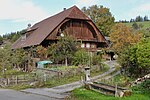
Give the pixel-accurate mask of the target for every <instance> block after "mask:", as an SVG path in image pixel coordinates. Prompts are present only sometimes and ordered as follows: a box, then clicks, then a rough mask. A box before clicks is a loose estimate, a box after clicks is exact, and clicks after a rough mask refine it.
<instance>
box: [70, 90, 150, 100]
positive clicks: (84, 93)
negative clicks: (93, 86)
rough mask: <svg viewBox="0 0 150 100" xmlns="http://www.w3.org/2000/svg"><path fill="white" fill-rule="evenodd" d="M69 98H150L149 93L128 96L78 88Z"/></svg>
mask: <svg viewBox="0 0 150 100" xmlns="http://www.w3.org/2000/svg"><path fill="white" fill-rule="evenodd" d="M68 100H150V95H149V94H141V93H133V94H132V95H131V96H128V97H122V98H120V97H113V96H107V95H103V94H100V93H98V92H95V91H92V90H87V89H84V88H78V89H75V90H73V91H72V95H71V96H70V97H69V98H68Z"/></svg>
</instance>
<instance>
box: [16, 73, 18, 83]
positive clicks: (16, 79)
mask: <svg viewBox="0 0 150 100" xmlns="http://www.w3.org/2000/svg"><path fill="white" fill-rule="evenodd" d="M17 84H18V76H17V75H16V85H17Z"/></svg>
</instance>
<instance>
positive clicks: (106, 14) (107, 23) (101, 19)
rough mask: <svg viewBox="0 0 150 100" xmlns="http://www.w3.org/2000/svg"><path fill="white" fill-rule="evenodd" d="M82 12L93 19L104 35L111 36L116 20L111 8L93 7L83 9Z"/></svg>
mask: <svg viewBox="0 0 150 100" xmlns="http://www.w3.org/2000/svg"><path fill="white" fill-rule="evenodd" d="M82 11H83V12H84V13H85V14H86V15H87V16H89V17H90V18H91V19H92V21H93V22H94V23H95V24H96V26H97V27H98V29H99V30H100V31H101V32H102V33H103V35H106V36H108V35H109V34H110V31H111V28H112V26H113V25H114V21H115V18H114V17H113V16H112V14H111V12H110V10H109V8H106V7H103V6H97V5H93V6H90V7H88V8H86V7H83V8H82Z"/></svg>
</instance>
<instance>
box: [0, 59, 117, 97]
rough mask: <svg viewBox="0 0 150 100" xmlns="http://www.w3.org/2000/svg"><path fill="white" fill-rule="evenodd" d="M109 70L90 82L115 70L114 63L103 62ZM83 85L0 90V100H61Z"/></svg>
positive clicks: (78, 83)
mask: <svg viewBox="0 0 150 100" xmlns="http://www.w3.org/2000/svg"><path fill="white" fill-rule="evenodd" d="M105 64H107V65H108V66H109V67H110V69H109V70H108V71H107V72H105V73H103V74H101V75H98V76H95V77H92V78H91V80H96V79H99V78H101V77H104V76H106V75H108V74H110V73H111V72H113V71H114V70H115V67H114V66H115V65H116V64H117V63H116V62H115V61H107V62H105ZM82 85H83V83H82V82H81V81H77V82H73V83H70V84H65V85H61V86H56V87H53V88H36V89H25V90H22V91H20V92H19V91H14V90H0V97H2V98H0V100H63V99H64V98H66V97H67V96H69V94H70V93H69V92H70V91H72V90H74V89H75V88H78V87H81V86H82Z"/></svg>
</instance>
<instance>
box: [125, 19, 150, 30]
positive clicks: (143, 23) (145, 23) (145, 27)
mask: <svg viewBox="0 0 150 100" xmlns="http://www.w3.org/2000/svg"><path fill="white" fill-rule="evenodd" d="M133 23H134V22H132V23H124V24H125V25H127V26H129V27H132V25H133ZM136 23H137V24H138V25H139V24H142V25H143V27H142V29H144V30H145V29H147V28H149V27H150V21H144V22H136Z"/></svg>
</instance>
